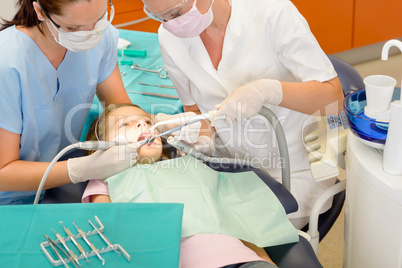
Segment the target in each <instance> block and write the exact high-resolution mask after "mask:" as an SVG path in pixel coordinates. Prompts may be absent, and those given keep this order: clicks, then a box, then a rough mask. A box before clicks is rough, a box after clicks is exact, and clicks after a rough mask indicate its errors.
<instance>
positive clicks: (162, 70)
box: [131, 64, 169, 79]
mask: <svg viewBox="0 0 402 268" xmlns="http://www.w3.org/2000/svg"><path fill="white" fill-rule="evenodd" d="M158 68H159V70H157V71H155V70H149V69H144V68H141V67H140V65H139V64H133V65H131V69H137V70H141V71H145V72H151V73H157V74H158V75H159V77H160V78H162V79H165V78H167V77H169V73H168V71H167V69H166V68H165V67H158Z"/></svg>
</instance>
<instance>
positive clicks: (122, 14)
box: [112, 0, 160, 33]
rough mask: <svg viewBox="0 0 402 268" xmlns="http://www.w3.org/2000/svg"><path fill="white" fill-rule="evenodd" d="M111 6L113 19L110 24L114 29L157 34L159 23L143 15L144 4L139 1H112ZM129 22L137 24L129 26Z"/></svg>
mask: <svg viewBox="0 0 402 268" xmlns="http://www.w3.org/2000/svg"><path fill="white" fill-rule="evenodd" d="M113 4H114V7H115V17H114V19H113V23H112V24H113V25H115V26H116V27H118V28H120V29H128V30H136V31H143V32H154V33H156V32H158V28H159V25H160V22H158V21H155V20H152V19H150V18H149V17H148V16H147V15H146V14H145V13H144V11H143V7H144V4H143V3H142V1H141V0H114V1H113ZM130 22H138V23H135V24H130ZM127 24H128V25H127Z"/></svg>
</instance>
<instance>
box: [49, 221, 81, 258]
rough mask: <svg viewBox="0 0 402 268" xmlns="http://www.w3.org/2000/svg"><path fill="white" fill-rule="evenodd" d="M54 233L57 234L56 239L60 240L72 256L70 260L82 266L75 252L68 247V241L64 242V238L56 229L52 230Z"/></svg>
mask: <svg viewBox="0 0 402 268" xmlns="http://www.w3.org/2000/svg"><path fill="white" fill-rule="evenodd" d="M52 231H53V232H54V233H55V234H56V237H57V238H58V239H59V240H60V243H61V244H62V245H63V246H64V248H65V249H66V250H67V252H68V254H70V258H72V259H73V261H75V262H76V263H77V264H78V265H80V266H81V264H80V262H79V261H78V257H77V255H75V254H74V252H73V251H72V250H71V249H70V248H69V247H68V246H67V243H66V240H64V238H63V237H62V236H61V235H60V234H59V233H57V232H56V231H55V230H54V229H52Z"/></svg>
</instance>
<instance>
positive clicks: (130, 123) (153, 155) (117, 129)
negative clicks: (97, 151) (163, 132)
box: [106, 106, 162, 164]
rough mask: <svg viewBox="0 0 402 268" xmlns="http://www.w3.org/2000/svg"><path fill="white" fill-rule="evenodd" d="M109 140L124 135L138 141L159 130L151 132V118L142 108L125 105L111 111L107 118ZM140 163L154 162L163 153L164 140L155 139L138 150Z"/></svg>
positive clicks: (130, 139)
mask: <svg viewBox="0 0 402 268" xmlns="http://www.w3.org/2000/svg"><path fill="white" fill-rule="evenodd" d="M107 126H108V132H107V133H108V135H107V137H106V139H107V140H109V141H111V140H114V139H115V138H116V137H117V136H119V135H120V136H123V137H124V138H125V139H126V140H128V141H130V142H137V141H140V140H144V139H147V138H150V137H151V136H154V135H157V134H158V133H157V131H156V130H154V131H153V133H151V132H150V130H149V128H150V127H151V119H150V118H149V117H148V115H147V113H145V112H144V111H143V110H142V109H140V108H137V107H131V106H125V107H120V108H118V109H117V110H116V111H114V112H111V113H110V114H109V116H108V118H107ZM137 153H138V159H137V161H138V163H140V164H146V163H154V162H156V161H157V160H158V159H159V158H160V157H161V155H162V140H161V139H160V138H157V139H155V140H154V141H153V142H152V143H150V144H149V145H148V144H144V145H142V146H141V147H140V148H138V150H137Z"/></svg>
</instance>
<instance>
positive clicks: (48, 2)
mask: <svg viewBox="0 0 402 268" xmlns="http://www.w3.org/2000/svg"><path fill="white" fill-rule="evenodd" d="M34 1H37V0H18V3H17V6H19V8H18V11H17V13H16V14H15V16H14V18H13V19H12V20H4V23H2V24H1V26H0V31H1V30H4V29H7V28H8V27H10V26H14V25H16V26H24V27H27V28H30V27H34V26H38V25H39V24H40V23H41V21H39V19H38V16H37V15H36V13H35V10H34V7H33V2H34ZM78 1H80V0H39V2H40V6H41V8H43V9H44V10H45V11H46V12H47V13H48V14H55V15H61V10H62V7H63V6H64V5H66V4H69V3H75V2H78ZM88 1H89V0H88ZM39 30H40V28H39Z"/></svg>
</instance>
